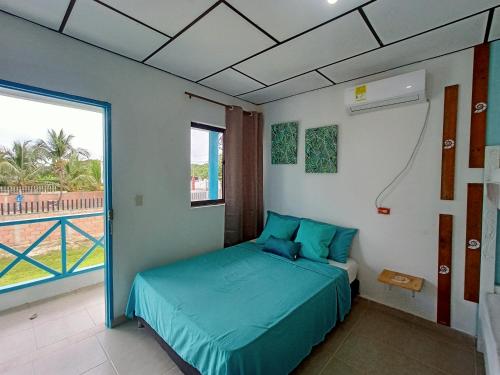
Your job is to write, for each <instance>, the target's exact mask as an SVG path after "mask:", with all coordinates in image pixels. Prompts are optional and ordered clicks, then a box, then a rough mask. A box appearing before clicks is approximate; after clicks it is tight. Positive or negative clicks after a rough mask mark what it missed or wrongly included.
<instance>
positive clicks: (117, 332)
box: [97, 322, 175, 375]
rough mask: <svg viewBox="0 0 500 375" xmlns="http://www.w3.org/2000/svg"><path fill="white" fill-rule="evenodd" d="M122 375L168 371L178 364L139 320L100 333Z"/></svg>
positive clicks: (101, 339) (103, 343) (105, 346)
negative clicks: (141, 326) (143, 327)
mask: <svg viewBox="0 0 500 375" xmlns="http://www.w3.org/2000/svg"><path fill="white" fill-rule="evenodd" d="M97 337H98V339H99V341H100V343H101V344H102V346H103V348H104V350H105V351H106V353H107V354H108V356H109V358H110V360H111V361H112V362H113V364H114V365H115V368H116V370H117V371H118V373H119V374H120V375H127V374H134V375H135V374H139V373H141V374H164V373H166V372H167V371H168V370H170V369H172V368H173V367H174V366H175V364H174V362H173V361H172V360H170V358H169V357H168V356H167V355H166V353H165V352H164V351H163V349H162V348H161V347H160V346H159V345H158V343H157V342H156V341H155V340H154V338H153V337H152V336H151V335H149V334H148V333H147V332H146V331H145V330H144V329H140V328H137V324H136V323H135V322H128V323H125V324H122V325H120V326H118V327H116V328H114V329H107V330H105V331H103V332H100V333H99V334H98V335H97Z"/></svg>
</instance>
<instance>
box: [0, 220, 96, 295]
mask: <svg viewBox="0 0 500 375" xmlns="http://www.w3.org/2000/svg"><path fill="white" fill-rule="evenodd" d="M98 217H99V218H103V217H104V214H103V212H97V213H88V214H79V215H66V216H57V217H55V216H52V217H45V218H36V219H25V220H13V221H8V222H0V228H7V227H11V226H27V227H29V226H32V225H39V224H42V223H43V224H47V228H46V229H44V230H43V231H42V232H41V233H40V235H38V236H37V237H36V240H34V241H33V242H32V243H31V244H30V245H29V246H28V247H27V248H25V247H23V250H17V249H16V248H15V247H14V246H12V245H10V244H7V243H6V241H5V240H4V239H3V238H1V239H0V250H2V251H3V252H4V253H6V254H8V256H9V257H7V258H6V257H5V256H4V257H3V259H4V261H3V263H5V267H3V269H2V270H1V271H0V280H1V281H0V293H2V292H6V291H9V290H14V289H19V288H24V287H27V286H31V285H35V284H39V283H41V282H46V281H50V280H57V279H62V278H65V277H70V276H73V275H76V274H80V273H83V272H87V271H93V270H96V269H99V268H103V266H104V258H98V259H97V260H96V259H94V260H93V262H91V264H86V260H88V259H89V257H90V256H92V254H94V253H95V252H96V250H97V249H98V248H101V249H102V248H104V234H103V232H100V233H99V234H97V235H95V234H89V233H88V232H87V231H86V230H85V229H82V223H83V222H84V221H85V220H87V219H93V218H98ZM69 230H71V231H74V232H77V233H78V234H79V235H80V236H82V237H83V238H85V239H86V240H87V241H88V243H89V244H90V247H88V248H87V249H86V250H85V248H84V251H81V252H78V253H75V252H74V250H72V249H71V248H68V231H69ZM55 234H57V240H58V241H59V243H60V245H59V250H58V252H60V257H58V258H55V261H54V259H52V261H49V259H47V258H40V256H38V257H37V256H36V255H33V254H34V253H36V249H37V248H38V247H39V246H40V245H41V244H42V242H44V241H45V240H46V239H47V238H49V237H50V236H51V235H55ZM0 260H1V258H0ZM5 260H6V261H5ZM23 263H24V266H26V265H28V266H29V267H31V269H30V271H29V272H26V270H24V272H19V271H18V270H16V266H18V265H21V264H23Z"/></svg>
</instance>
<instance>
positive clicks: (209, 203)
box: [189, 122, 226, 207]
mask: <svg viewBox="0 0 500 375" xmlns="http://www.w3.org/2000/svg"><path fill="white" fill-rule="evenodd" d="M193 128H194V129H200V130H208V131H214V132H217V133H222V198H221V199H205V200H202V201H191V207H203V206H216V205H220V204H225V203H226V201H225V189H224V178H225V175H226V173H225V172H226V162H225V159H226V158H225V153H226V139H225V131H226V129H225V128H220V127H217V126H212V125H207V124H202V123H199V122H191V126H190V128H189V131H190V132H191V129H193ZM191 147H192V144H190V148H189V150H190V154H189V158H190V160H189V162H190V163H189V165H190V166H191ZM209 158H210V156H209ZM209 162H210V160H209ZM190 200H191V198H190Z"/></svg>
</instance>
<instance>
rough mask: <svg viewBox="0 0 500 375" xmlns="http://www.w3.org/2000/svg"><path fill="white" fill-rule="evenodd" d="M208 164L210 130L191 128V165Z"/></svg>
mask: <svg viewBox="0 0 500 375" xmlns="http://www.w3.org/2000/svg"><path fill="white" fill-rule="evenodd" d="M205 163H208V130H201V129H194V128H191V164H205Z"/></svg>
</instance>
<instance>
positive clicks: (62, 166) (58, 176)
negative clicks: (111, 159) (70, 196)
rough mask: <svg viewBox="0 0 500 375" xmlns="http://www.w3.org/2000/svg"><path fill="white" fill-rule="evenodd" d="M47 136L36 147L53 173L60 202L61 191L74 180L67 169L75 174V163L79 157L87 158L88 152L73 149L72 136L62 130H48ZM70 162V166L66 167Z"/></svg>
mask: <svg viewBox="0 0 500 375" xmlns="http://www.w3.org/2000/svg"><path fill="white" fill-rule="evenodd" d="M47 135H48V137H47V140H45V141H44V140H39V141H38V142H37V146H38V147H39V149H40V153H41V155H42V157H43V159H44V160H45V162H46V163H47V164H48V165H49V166H50V168H51V170H52V172H53V173H54V176H55V183H56V185H58V187H59V198H58V201H60V200H61V198H62V194H63V191H64V190H65V189H68V188H69V186H71V183H70V181H71V180H72V179H74V178H75V176H73V177H71V176H70V174H69V169H71V170H72V171H73V172H75V165H76V164H75V163H78V162H79V161H81V160H80V158H81V157H83V158H88V157H89V152H88V151H87V150H84V149H81V148H75V147H73V145H72V140H73V138H74V136H73V135H71V134H66V133H64V130H63V129H61V130H59V133H58V132H56V131H55V130H54V129H49V131H48V133H47ZM70 162H71V163H72V164H73V165H72V166H68V165H67V164H68V163H70ZM82 178H83V177H82Z"/></svg>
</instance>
